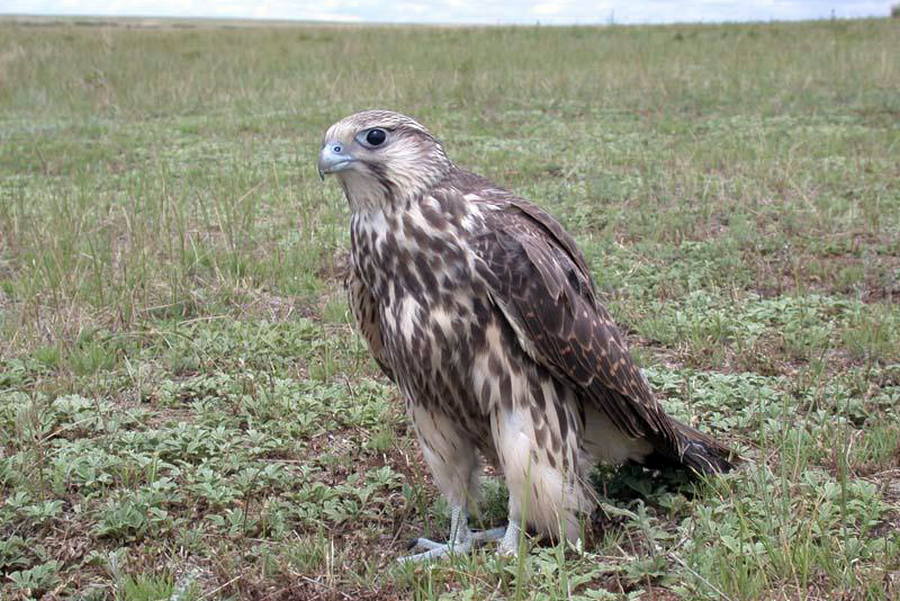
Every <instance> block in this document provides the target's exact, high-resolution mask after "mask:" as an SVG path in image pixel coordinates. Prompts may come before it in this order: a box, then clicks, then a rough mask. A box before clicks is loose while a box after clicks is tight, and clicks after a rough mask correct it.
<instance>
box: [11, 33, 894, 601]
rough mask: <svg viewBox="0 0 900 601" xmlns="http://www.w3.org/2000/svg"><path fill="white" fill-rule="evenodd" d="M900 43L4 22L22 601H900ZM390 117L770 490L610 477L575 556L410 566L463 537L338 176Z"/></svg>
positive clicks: (497, 503)
mask: <svg viewBox="0 0 900 601" xmlns="http://www.w3.org/2000/svg"><path fill="white" fill-rule="evenodd" d="M130 23H131V24H132V25H133V24H134V23H135V22H134V21H132V22H130ZM175 25H178V26H177V27H176V26H175ZM896 33H897V26H896V24H895V23H893V22H891V21H889V20H866V21H831V22H817V23H796V24H782V23H772V24H764V25H723V26H667V27H604V28H587V27H580V28H471V29H470V28H424V27H423V28H413V27H363V28H354V27H338V26H327V27H326V26H321V27H312V26H278V27H275V26H256V27H250V26H245V24H242V23H238V24H237V26H235V27H230V26H225V25H223V24H222V23H214V24H204V23H202V22H192V23H171V24H166V23H163V25H162V26H161V27H156V28H134V27H125V26H124V25H123V24H121V23H119V24H116V23H115V22H109V24H108V25H106V26H103V25H98V24H97V23H94V24H92V25H91V24H79V23H78V22H77V21H75V20H68V21H56V22H50V21H43V22H39V24H37V25H35V24H23V23H21V22H18V23H17V22H12V21H9V20H8V21H5V22H2V21H0V598H2V599H11V600H15V601H18V600H24V599H28V598H35V599H40V598H44V599H63V598H78V599H88V600H100V599H110V600H116V601H139V600H141V601H143V600H146V601H150V600H155V599H160V598H165V599H168V598H179V599H186V600H192V601H199V600H201V599H202V600H209V599H269V600H277V599H285V600H286V599H295V598H320V599H346V598H353V599H396V598H412V599H422V600H425V599H437V598H441V599H458V600H463V599H515V600H524V599H534V600H538V599H541V600H544V599H546V600H559V599H568V598H572V599H645V600H648V601H649V600H651V599H665V600H667V601H668V600H671V599H685V600H695V599H700V600H703V599H708V600H710V601H712V600H717V601H721V600H732V601H738V600H746V601H750V600H760V601H761V600H768V599H791V600H794V599H798V600H800V599H802V600H813V599H837V598H840V599H844V600H853V601H855V600H866V601H877V600H889V599H896V598H898V595H900V534H898V531H900V488H898V484H897V483H898V481H900V311H898V307H897V293H898V292H897V278H898V274H900V244H898V241H900V185H898V181H900V168H898V164H900V163H898V162H897V159H896V157H897V155H898V151H900V129H898V127H897V123H898V117H900V95H898V93H897V90H898V89H900V65H898V61H897V58H896V57H898V56H900V37H898V36H897V35H896ZM376 106H381V107H389V108H394V109H397V110H401V111H404V112H407V113H411V114H413V115H415V116H417V117H418V118H420V119H421V120H422V121H423V122H424V123H426V124H427V125H428V126H429V127H430V128H431V129H432V130H433V131H435V132H436V133H437V134H438V135H439V136H440V137H441V138H442V139H443V140H444V142H445V145H446V147H447V149H448V151H449V152H450V154H451V156H452V157H454V158H455V159H456V160H457V162H459V163H460V164H462V165H465V166H467V167H469V168H472V169H473V170H476V171H479V172H481V173H484V174H485V175H488V176H490V177H491V178H493V179H495V180H496V181H498V182H501V183H503V184H505V185H506V186H508V187H511V188H513V189H514V190H516V191H518V192H520V193H521V194H523V195H524V196H526V197H528V198H531V199H533V200H535V201H537V202H539V203H540V204H542V205H543V206H545V207H547V208H548V209H549V210H551V211H552V212H553V213H554V214H555V215H557V216H558V217H559V218H560V219H561V220H562V221H563V223H564V224H565V225H566V226H567V227H568V228H569V229H570V230H571V231H572V232H573V233H574V234H575V235H576V237H577V238H578V241H579V243H580V244H581V246H582V248H583V249H584V251H585V253H586V255H587V257H588V260H589V262H590V264H591V266H592V268H593V272H594V276H595V278H596V281H597V284H598V286H599V287H600V289H601V292H602V295H603V298H604V299H605V301H606V302H607V304H608V305H609V307H610V309H611V311H612V312H613V314H614V315H615V317H616V319H617V320H618V321H619V323H620V324H621V326H622V327H623V329H624V330H625V331H626V333H627V335H628V337H629V339H630V341H631V344H632V346H633V348H634V352H635V355H636V356H637V357H638V358H639V359H640V361H641V363H642V364H643V365H644V366H645V367H646V370H647V374H648V377H649V378H650V380H651V382H652V383H653V385H654V387H655V389H656V390H657V391H658V392H659V395H660V397H661V399H662V400H663V402H664V404H665V405H666V407H667V408H668V409H669V410H670V411H671V412H673V413H674V414H676V415H678V416H680V417H681V418H683V419H687V420H689V421H691V422H692V423H695V424H697V425H699V426H700V427H702V428H703V429H705V430H708V431H710V432H713V433H715V434H716V435H717V436H719V437H721V438H722V439H723V440H726V441H727V442H728V443H729V444H731V445H733V446H734V447H736V448H737V449H739V450H740V451H741V452H742V453H743V454H744V455H745V456H746V457H747V458H748V462H747V464H746V465H745V466H744V467H743V468H742V469H741V470H739V471H737V472H735V473H733V474H729V475H727V476H723V477H720V478H713V479H710V480H708V481H706V482H703V483H700V484H691V483H686V482H683V481H681V480H679V479H677V478H674V477H668V476H665V477H650V476H648V475H647V474H644V473H642V472H640V471H637V470H633V469H622V470H618V471H616V470H611V469H602V470H598V471H597V472H596V473H595V475H594V480H595V482H596V485H597V490H598V492H599V494H601V495H602V497H603V499H604V501H603V505H602V508H601V510H600V511H599V512H598V513H597V515H596V516H594V519H593V520H592V523H591V524H586V527H587V530H588V532H589V536H587V538H586V539H585V544H584V546H583V548H581V549H566V548H563V547H541V546H537V545H535V546H533V547H532V548H531V549H530V552H528V553H526V554H523V555H522V556H520V557H519V558H518V559H516V560H506V559H501V558H498V557H495V556H494V555H493V553H492V552H490V551H489V550H488V551H486V552H484V553H478V554H475V555H473V556H472V557H464V558H455V559H452V560H449V561H446V562H443V563H440V564H437V565H433V566H428V567H425V566H399V565H396V564H394V563H393V559H394V558H395V557H397V556H399V555H401V554H403V553H404V552H405V541H406V540H407V539H409V538H410V537H412V536H414V535H416V534H419V533H421V532H423V531H424V532H426V533H431V534H433V535H434V536H442V535H443V534H444V533H445V529H446V527H447V508H446V505H445V504H444V502H443V501H442V500H441V499H440V498H439V496H438V495H437V493H436V491H435V489H434V487H433V485H432V484H431V482H430V479H429V476H428V474H427V469H426V468H425V466H424V464H423V462H422V460H421V456H420V454H419V451H418V447H417V444H416V442H415V440H414V437H413V436H412V434H411V432H410V429H409V426H408V425H407V423H406V420H405V418H404V416H403V414H402V408H401V403H400V402H399V399H398V393H397V391H396V390H395V389H394V388H393V387H392V386H390V385H389V383H388V382H387V381H385V380H384V379H383V378H382V377H381V376H379V375H378V370H377V368H375V366H374V365H373V364H372V362H371V361H370V359H369V358H368V354H367V351H366V349H365V347H364V344H363V343H362V342H361V341H360V339H359V338H358V337H357V336H356V335H355V334H354V332H353V330H352V328H351V326H350V319H349V316H348V312H347V308H346V305H345V303H344V299H343V293H342V292H341V291H340V277H339V276H340V273H341V270H342V264H343V260H344V259H343V253H344V252H345V249H346V246H347V242H348V240H347V238H348V236H347V219H348V213H347V207H346V205H345V202H344V200H343V198H341V196H340V193H339V190H338V188H337V186H335V185H333V184H328V185H325V186H323V185H321V184H320V183H319V182H318V180H317V178H316V176H315V170H314V161H315V156H316V153H317V151H318V144H319V140H320V136H321V134H322V132H323V131H324V129H325V128H326V127H327V126H328V125H329V124H331V123H332V122H333V121H335V120H337V119H338V118H340V117H342V116H344V115H346V114H348V113H350V112H352V111H355V110H359V109H363V108H369V107H376ZM485 487H486V491H485V499H484V503H483V511H482V515H481V516H480V517H479V520H480V522H481V524H482V525H485V526H489V525H495V524H497V523H500V522H502V520H503V519H504V514H505V491H504V489H503V486H502V484H500V483H499V482H497V481H496V480H495V479H490V478H489V479H488V480H487V482H486V484H485Z"/></svg>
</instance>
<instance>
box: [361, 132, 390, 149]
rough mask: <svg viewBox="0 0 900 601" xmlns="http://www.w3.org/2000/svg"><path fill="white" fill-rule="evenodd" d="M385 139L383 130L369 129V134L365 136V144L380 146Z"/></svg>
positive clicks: (385, 135)
mask: <svg viewBox="0 0 900 601" xmlns="http://www.w3.org/2000/svg"><path fill="white" fill-rule="evenodd" d="M386 138H387V134H386V133H385V131H384V130H383V129H378V128H375V129H370V130H369V133H367V134H366V142H368V143H369V144H370V145H371V146H381V145H382V144H384V141H385V139H386Z"/></svg>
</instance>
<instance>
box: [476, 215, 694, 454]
mask: <svg viewBox="0 0 900 601" xmlns="http://www.w3.org/2000/svg"><path fill="white" fill-rule="evenodd" d="M500 206H501V208H500V209H499V210H494V211H491V212H489V213H488V214H489V217H488V219H489V222H488V223H487V224H486V226H487V227H486V228H485V231H484V232H483V233H481V234H479V235H477V236H476V237H475V238H474V240H473V246H474V248H475V251H476V254H477V256H478V258H479V259H480V261H479V262H478V264H477V267H478V270H479V274H480V275H481V277H482V279H484V281H485V283H486V284H487V286H488V288H489V289H490V290H491V293H492V295H493V297H494V300H495V301H496V302H497V304H498V306H499V307H500V308H501V310H502V312H503V314H504V315H505V316H506V318H507V320H508V321H509V322H510V324H511V325H512V327H513V329H514V330H515V331H516V332H517V334H518V336H519V337H520V338H523V337H524V338H526V340H523V341H522V342H523V344H522V346H523V348H525V349H526V350H527V351H528V352H529V353H530V354H532V356H533V358H534V359H535V360H536V361H538V362H539V363H541V364H542V365H544V366H545V367H547V368H548V369H550V370H551V372H552V373H553V374H554V375H555V376H556V377H558V378H560V379H561V380H563V381H565V382H568V383H569V384H571V385H573V386H575V387H576V388H577V389H578V390H579V391H580V393H581V396H582V397H584V398H586V399H587V400H588V401H589V402H591V403H593V404H594V405H595V406H596V407H598V408H599V409H601V410H603V411H604V412H605V413H606V414H607V415H608V416H609V418H610V419H611V420H612V421H613V423H615V425H616V426H617V427H618V428H619V429H620V430H622V431H623V432H624V433H626V434H628V435H629V436H633V437H649V438H652V439H656V440H658V441H659V442H661V443H663V444H664V445H667V446H670V447H671V448H672V450H673V451H676V452H677V449H678V446H679V444H678V437H677V436H676V433H675V427H674V426H673V422H672V420H671V419H670V418H669V417H668V416H667V415H666V414H665V412H664V411H663V410H662V408H661V407H660V405H659V404H658V403H657V401H656V399H655V397H654V395H653V393H652V392H651V391H650V388H649V385H648V384H647V381H646V379H645V378H644V376H643V374H641V372H640V370H639V368H638V367H637V365H636V364H635V363H634V361H633V360H632V359H631V356H630V354H629V353H628V350H627V347H626V345H625V341H624V339H623V338H622V335H621V333H620V332H619V330H618V328H617V327H616V325H615V324H614V323H613V320H612V318H611V317H610V315H609V313H608V312H607V311H606V309H605V308H604V307H603V306H602V305H601V304H600V303H598V302H597V301H596V299H595V294H594V289H593V282H592V281H591V278H590V275H589V272H588V269H587V264H586V262H585V260H584V257H583V255H582V254H581V252H580V251H579V250H578V248H577V246H576V245H575V242H574V240H573V239H572V238H571V236H569V234H567V233H566V232H565V230H563V229H562V226H560V225H559V223H558V222H556V221H555V220H554V219H553V218H552V217H550V216H549V215H548V214H547V213H545V212H543V211H542V210H541V209H539V208H538V207H537V206H535V205H533V204H531V203H528V202H526V201H523V200H521V199H516V198H509V197H507V198H504V199H503V202H502V203H500ZM491 221H493V222H491Z"/></svg>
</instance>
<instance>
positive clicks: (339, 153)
mask: <svg viewBox="0 0 900 601" xmlns="http://www.w3.org/2000/svg"><path fill="white" fill-rule="evenodd" d="M355 160H356V159H354V158H353V155H351V154H350V153H347V152H344V145H343V144H341V143H340V142H327V143H326V144H325V145H324V146H322V150H320V151H319V163H318V168H319V177H320V178H321V179H322V180H323V181H324V180H325V175H326V174H328V173H337V172H338V171H343V170H344V169H349V168H350V165H351V164H352V163H353V161H355Z"/></svg>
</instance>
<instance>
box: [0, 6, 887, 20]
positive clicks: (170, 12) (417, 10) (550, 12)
mask: <svg viewBox="0 0 900 601" xmlns="http://www.w3.org/2000/svg"><path fill="white" fill-rule="evenodd" d="M898 1H900V0H894V2H898ZM894 2H891V1H887V2H885V1H882V2H872V1H866V0H843V1H834V0H831V1H828V0H744V1H743V2H725V1H722V0H695V1H692V2H675V1H665V0H632V1H630V2H629V1H627V0H611V1H590V0H493V1H491V0H433V1H426V0H398V1H393V2H392V1H390V0H256V1H254V0H222V1H220V2H209V1H207V2H202V1H199V0H109V1H103V0H0V14H28V15H108V16H169V17H216V18H223V17H233V18H245V19H246V18H250V19H298V20H315V21H343V22H395V23H476V24H501V23H529V24H534V23H541V24H548V25H551V24H552V25H562V24H572V23H575V24H594V23H600V24H606V23H620V24H633V23H675V22H722V21H771V20H779V21H781V20H796V19H824V18H829V17H831V16H832V15H834V16H835V17H838V18H852V17H871V16H878V17H884V16H887V15H888V14H890V7H891V5H892V4H893V3H894Z"/></svg>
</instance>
